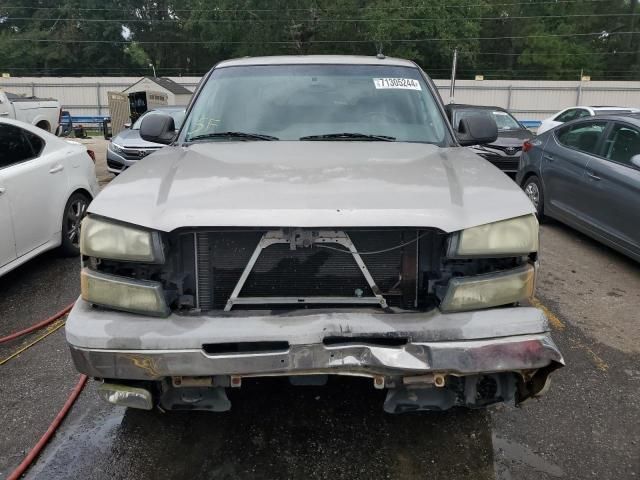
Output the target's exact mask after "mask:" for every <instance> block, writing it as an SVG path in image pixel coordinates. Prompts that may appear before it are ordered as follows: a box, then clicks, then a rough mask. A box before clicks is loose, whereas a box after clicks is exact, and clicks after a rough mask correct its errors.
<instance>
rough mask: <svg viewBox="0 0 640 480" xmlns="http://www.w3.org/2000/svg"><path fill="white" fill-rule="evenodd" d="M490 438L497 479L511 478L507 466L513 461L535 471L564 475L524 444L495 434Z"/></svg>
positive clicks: (555, 475) (551, 474) (558, 468)
mask: <svg viewBox="0 0 640 480" xmlns="http://www.w3.org/2000/svg"><path fill="white" fill-rule="evenodd" d="M491 440H492V442H493V452H494V462H495V471H496V479H497V480H511V479H512V478H514V476H512V475H511V472H510V468H509V466H510V465H511V464H514V463H516V464H520V465H524V466H526V467H530V468H532V469H534V470H536V471H537V472H540V473H545V474H547V475H550V476H552V477H556V478H560V477H564V471H563V470H562V469H561V468H560V467H559V466H557V465H554V464H553V463H550V462H548V461H547V460H545V459H544V458H542V457H541V456H540V455H536V454H535V453H533V452H532V451H531V449H529V448H528V447H526V446H525V445H522V444H520V443H516V442H512V441H510V440H507V439H505V438H501V437H498V436H496V435H495V434H493V435H492V436H491ZM516 477H517V475H516Z"/></svg>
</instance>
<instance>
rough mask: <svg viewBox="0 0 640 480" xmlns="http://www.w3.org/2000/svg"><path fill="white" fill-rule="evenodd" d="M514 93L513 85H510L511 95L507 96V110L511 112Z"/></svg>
mask: <svg viewBox="0 0 640 480" xmlns="http://www.w3.org/2000/svg"><path fill="white" fill-rule="evenodd" d="M512 93H513V84H511V83H510V84H509V94H508V96H507V110H511V94H512Z"/></svg>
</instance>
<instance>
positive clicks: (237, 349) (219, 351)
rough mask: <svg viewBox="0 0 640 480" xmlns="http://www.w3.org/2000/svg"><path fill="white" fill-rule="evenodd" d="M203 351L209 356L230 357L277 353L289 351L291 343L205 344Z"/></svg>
mask: <svg viewBox="0 0 640 480" xmlns="http://www.w3.org/2000/svg"><path fill="white" fill-rule="evenodd" d="M202 349H203V350H204V352H205V353H207V354H209V355H225V354H227V355H230V354H234V353H277V352H286V351H288V350H289V342H285V341H270V342H230V343H205V344H204V345H202Z"/></svg>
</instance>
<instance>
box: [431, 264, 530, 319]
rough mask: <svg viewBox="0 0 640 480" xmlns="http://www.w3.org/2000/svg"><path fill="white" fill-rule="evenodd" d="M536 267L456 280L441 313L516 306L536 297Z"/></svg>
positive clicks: (446, 296)
mask: <svg viewBox="0 0 640 480" xmlns="http://www.w3.org/2000/svg"><path fill="white" fill-rule="evenodd" d="M534 285H535V268H534V266H533V265H531V264H527V265H524V266H522V267H518V268H514V269H512V270H506V271H503V272H497V273H489V274H486V275H474V276H472V277H459V278H452V279H451V280H450V281H449V286H448V288H447V293H446V295H445V297H444V299H443V300H442V302H441V303H440V310H442V311H445V312H459V311H464V310H477V309H480V308H490V307H497V306H500V305H507V304H510V303H516V302H519V301H520V300H524V299H526V298H531V297H532V296H533V289H534Z"/></svg>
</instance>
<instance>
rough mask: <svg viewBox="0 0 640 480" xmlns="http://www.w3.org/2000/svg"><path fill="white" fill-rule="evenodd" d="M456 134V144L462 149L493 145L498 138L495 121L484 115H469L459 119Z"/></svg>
mask: <svg viewBox="0 0 640 480" xmlns="http://www.w3.org/2000/svg"><path fill="white" fill-rule="evenodd" d="M459 125H460V126H459V127H458V131H457V132H456V137H457V138H458V142H459V143H460V145H462V146H463V147H468V146H470V145H482V144H486V143H493V142H495V141H496V139H497V138H498V127H497V125H496V122H495V120H493V119H492V118H490V117H488V116H485V115H470V116H468V117H463V118H461V119H460V124H459Z"/></svg>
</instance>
